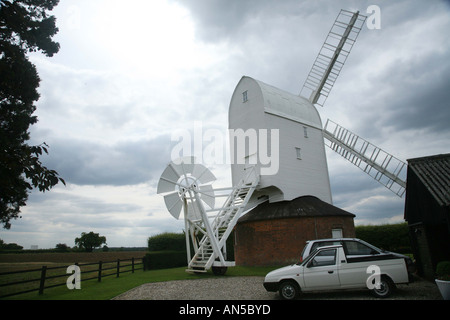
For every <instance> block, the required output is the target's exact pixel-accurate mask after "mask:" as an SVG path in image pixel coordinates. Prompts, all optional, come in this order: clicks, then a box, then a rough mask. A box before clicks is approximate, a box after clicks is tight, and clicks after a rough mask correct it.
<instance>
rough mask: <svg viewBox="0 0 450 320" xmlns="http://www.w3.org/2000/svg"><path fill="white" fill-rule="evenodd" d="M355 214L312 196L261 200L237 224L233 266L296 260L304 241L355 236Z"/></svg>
mask: <svg viewBox="0 0 450 320" xmlns="http://www.w3.org/2000/svg"><path fill="white" fill-rule="evenodd" d="M354 217H355V215H354V214H352V213H349V212H347V211H345V210H342V209H339V208H337V207H335V206H333V205H330V204H328V203H326V202H324V201H321V200H319V199H318V198H316V197H313V196H302V197H299V198H296V199H294V200H291V201H280V202H275V203H268V202H266V203H263V204H261V205H259V206H257V207H256V208H254V209H252V210H251V211H250V212H248V213H247V214H245V215H244V216H243V217H241V218H240V219H239V221H238V223H237V225H236V228H235V239H234V241H235V243H234V254H235V260H236V265H242V266H264V265H266V266H269V265H283V264H290V263H296V262H298V261H299V257H300V254H301V252H302V250H303V247H304V246H305V242H306V241H307V240H313V239H321V238H332V237H333V236H334V237H338V236H340V237H354V236H355V226H354V222H353V218H354Z"/></svg>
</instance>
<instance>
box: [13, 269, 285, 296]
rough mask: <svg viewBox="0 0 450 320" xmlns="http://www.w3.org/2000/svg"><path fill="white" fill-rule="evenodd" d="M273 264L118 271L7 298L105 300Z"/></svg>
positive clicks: (248, 272)
mask: <svg viewBox="0 0 450 320" xmlns="http://www.w3.org/2000/svg"><path fill="white" fill-rule="evenodd" d="M276 268H277V267H232V268H228V271H227V273H226V274H225V275H224V276H215V275H214V274H213V273H212V272H211V271H209V272H208V273H206V274H191V273H187V272H186V271H185V269H186V267H181V268H172V269H161V270H149V271H142V270H137V271H136V272H135V273H125V274H121V275H120V277H119V278H116V277H115V276H112V277H107V278H103V279H102V282H98V281H97V280H87V281H82V282H81V289H80V290H69V289H67V287H66V286H60V287H56V288H50V289H45V290H44V294H43V295H38V293H37V292H31V293H27V294H22V295H17V296H12V297H9V298H5V300H6V299H8V300H109V299H112V298H114V297H115V296H117V295H119V294H121V293H123V292H126V291H128V290H130V289H133V288H135V287H137V286H140V285H142V284H144V283H149V282H161V281H171V280H187V279H200V278H205V277H233V276H265V275H266V274H267V273H268V272H269V271H271V270H274V269H276ZM82 280H83V279H82Z"/></svg>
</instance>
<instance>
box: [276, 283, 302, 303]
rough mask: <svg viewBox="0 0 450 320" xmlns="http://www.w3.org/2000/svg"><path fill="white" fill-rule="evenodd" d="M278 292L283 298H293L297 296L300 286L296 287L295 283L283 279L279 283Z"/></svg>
mask: <svg viewBox="0 0 450 320" xmlns="http://www.w3.org/2000/svg"><path fill="white" fill-rule="evenodd" d="M278 292H279V294H280V296H281V298H283V299H285V300H294V299H296V298H297V297H298V296H299V294H300V288H299V287H298V285H297V283H295V282H294V281H292V280H290V281H283V282H282V283H280V287H279V288H278Z"/></svg>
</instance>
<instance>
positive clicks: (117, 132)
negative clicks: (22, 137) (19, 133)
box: [0, 0, 450, 249]
mask: <svg viewBox="0 0 450 320" xmlns="http://www.w3.org/2000/svg"><path fill="white" fill-rule="evenodd" d="M370 5H377V6H379V8H380V17H381V24H380V28H379V29H369V28H368V27H367V26H365V27H364V28H363V30H362V31H361V33H360V35H359V38H358V40H357V43H356V44H355V46H354V47H353V51H352V53H351V54H350V56H349V58H348V59H347V63H346V65H345V66H344V68H343V70H342V72H341V75H340V77H339V79H338V80H337V82H336V84H335V86H334V88H333V90H332V92H331V94H330V96H329V97H328V100H327V101H326V103H325V105H324V107H319V108H320V109H319V112H320V114H321V117H322V121H323V123H325V121H326V119H328V118H330V119H331V120H333V121H336V122H337V123H339V124H341V125H343V126H344V127H346V128H347V129H349V130H351V131H353V132H355V133H357V134H359V135H360V136H362V137H363V138H365V139H367V140H369V141H370V142H372V143H373V144H375V145H377V146H378V147H381V148H383V149H384V150H386V151H387V152H390V153H392V154H394V155H395V156H396V157H397V158H399V159H401V160H403V161H406V160H407V159H411V158H416V157H422V156H428V155H434V154H440V153H449V152H450V126H449V122H450V121H449V120H450V106H449V101H450V90H449V88H450V37H449V35H448V30H450V5H449V3H448V2H443V1H442V2H441V1H423V0H420V1H411V0H405V1H367V2H366V1H343V0H342V1H317V0H315V1H299V0H281V1H280V0H277V1H275V0H158V1H148V0H129V1H126V2H124V1H113V0H95V1H92V0H62V1H61V3H60V4H59V5H58V6H57V7H56V8H55V10H54V11H53V14H55V16H56V17H57V24H58V27H59V33H58V35H57V36H56V40H57V41H58V42H59V43H60V45H61V50H60V52H59V53H58V54H57V55H55V56H54V57H52V58H47V57H44V56H43V55H40V54H33V55H32V56H31V60H32V62H33V63H35V64H36V66H37V69H38V72H39V75H40V78H41V85H40V88H39V92H40V94H41V98H40V100H39V101H38V103H37V106H38V108H37V111H36V115H37V116H38V118H39V122H38V123H37V124H36V125H34V126H33V127H32V128H31V137H32V138H31V141H30V143H32V144H40V143H42V142H44V141H45V142H46V143H47V144H48V145H49V146H50V150H49V152H50V154H49V156H46V157H45V158H44V162H45V164H46V165H47V166H48V167H49V168H51V169H55V170H57V171H58V172H59V173H60V175H61V176H62V177H63V178H64V179H65V180H66V182H67V186H65V187H64V186H59V185H58V186H57V187H56V188H54V189H52V190H51V191H50V192H46V193H39V192H37V191H36V192H32V193H31V194H30V197H29V200H28V204H27V206H26V207H24V208H23V209H22V218H21V219H18V220H14V221H12V227H11V230H4V229H1V230H0V238H1V239H3V240H4V241H5V242H7V243H10V242H14V243H17V244H19V245H22V246H24V248H26V249H28V248H30V246H31V245H38V246H39V248H53V247H55V245H56V244H57V243H66V244H67V245H69V246H74V239H75V238H76V237H79V236H80V234H81V232H89V231H94V232H96V233H100V235H103V236H105V237H106V239H107V244H108V246H111V247H117V246H119V247H120V246H124V247H131V246H141V247H144V246H146V245H147V243H146V240H147V238H148V237H149V236H151V235H155V234H158V233H161V232H166V231H170V232H181V231H182V229H183V228H184V223H183V221H177V220H175V219H174V218H173V217H172V216H171V215H170V214H169V213H168V211H167V209H166V208H165V205H164V201H163V198H162V197H161V196H160V195H157V194H156V186H157V182H158V179H159V177H160V175H161V173H162V171H163V170H164V169H165V167H166V165H167V163H168V162H170V160H171V159H170V157H171V150H172V148H173V147H174V145H175V144H176V142H174V141H171V135H172V134H173V133H174V132H176V131H177V130H180V129H181V130H189V131H192V130H193V128H194V123H195V122H197V123H201V124H202V125H203V128H205V129H206V128H212V129H218V130H221V131H223V132H224V134H225V131H226V129H227V127H228V107H229V102H230V99H231V95H232V93H233V90H234V88H235V86H236V84H237V83H238V81H239V80H240V78H241V77H242V76H243V75H247V76H250V77H253V78H255V79H257V80H261V81H263V82H265V83H268V84H271V85H273V86H275V87H277V88H280V89H283V90H286V91H289V92H291V93H295V94H298V93H299V92H300V89H301V87H302V85H303V82H304V80H305V78H306V76H307V74H308V72H309V69H310V68H311V66H312V63H313V62H314V59H315V57H316V55H317V53H318V52H319V50H320V48H321V46H322V43H323V41H324V40H325V37H326V35H327V33H328V31H329V29H330V27H331V25H332V24H333V22H334V20H335V18H336V16H337V14H338V13H339V10H340V9H347V10H359V11H360V12H361V13H363V14H366V15H370V14H371V13H366V10H367V8H368V7H369V6H370ZM326 152H327V156H328V166H329V171H330V180H331V186H332V193H333V204H334V205H335V206H337V207H340V208H342V209H344V210H347V211H350V212H352V213H354V214H355V215H356V218H355V223H356V224H357V225H358V224H382V223H395V222H402V221H403V210H404V198H399V197H397V196H396V195H395V194H393V193H392V192H390V191H389V190H387V189H386V188H385V187H383V186H381V185H380V184H379V183H377V182H376V181H374V180H373V179H372V178H370V177H369V176H367V175H366V174H364V173H363V172H362V171H361V170H360V169H358V168H356V167H354V166H353V165H352V164H351V163H349V162H347V161H346V160H345V159H343V158H341V157H340V156H339V155H337V154H334V153H333V151H332V150H330V149H328V148H327V150H326ZM211 170H212V171H213V172H214V174H215V175H216V176H217V181H216V183H215V184H214V185H215V186H231V173H230V169H229V166H228V165H226V164H224V165H214V166H211Z"/></svg>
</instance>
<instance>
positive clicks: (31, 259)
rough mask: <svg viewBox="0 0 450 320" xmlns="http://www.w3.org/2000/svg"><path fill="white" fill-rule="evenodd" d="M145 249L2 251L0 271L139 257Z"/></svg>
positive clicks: (143, 253)
mask: <svg viewBox="0 0 450 320" xmlns="http://www.w3.org/2000/svg"><path fill="white" fill-rule="evenodd" d="M145 253H146V252H145V251H112V252H61V253H60V252H52V253H4V254H0V272H4V271H15V270H22V269H30V268H32V269H34V268H36V265H39V266H43V265H48V266H50V265H54V264H60V265H61V264H62V265H71V264H75V263H76V262H78V263H88V262H99V261H116V260H117V259H121V260H124V259H131V258H135V259H138V258H139V259H140V258H142V257H143V256H144V255H145Z"/></svg>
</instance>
